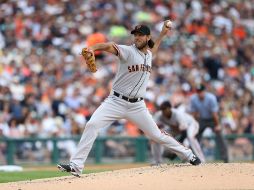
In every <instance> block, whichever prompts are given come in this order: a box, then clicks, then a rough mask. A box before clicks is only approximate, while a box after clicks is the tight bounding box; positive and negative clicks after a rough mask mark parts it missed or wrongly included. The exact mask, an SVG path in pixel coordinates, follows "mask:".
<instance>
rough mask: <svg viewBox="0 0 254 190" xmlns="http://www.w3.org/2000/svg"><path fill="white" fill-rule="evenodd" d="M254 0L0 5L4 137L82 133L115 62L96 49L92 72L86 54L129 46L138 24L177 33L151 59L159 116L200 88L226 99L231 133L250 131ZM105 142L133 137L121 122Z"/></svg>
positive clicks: (225, 119) (54, 0) (45, 0)
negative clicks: (110, 44) (164, 106)
mask: <svg viewBox="0 0 254 190" xmlns="http://www.w3.org/2000/svg"><path fill="white" fill-rule="evenodd" d="M253 18H254V1H253V0H248V1H245V0H239V1H233V0H228V1H220V0H203V1H198V0H193V1H190V0H184V1H178V0H170V1H166V0H139V1H135V0H121V1H110V0H87V1H85V0H10V1H1V4H0V136H6V137H13V138H20V137H52V136H71V135H78V134H81V133H82V131H83V128H84V126H85V123H86V121H87V120H88V119H89V118H90V116H91V114H92V113H93V112H94V110H95V109H96V108H97V107H98V106H99V105H100V103H101V102H102V101H103V100H104V99H105V97H107V96H108V94H109V92H110V88H111V81H112V79H113V78H114V73H115V71H116V69H117V68H116V66H117V64H116V62H117V61H118V60H117V58H116V57H115V56H112V55H109V54H104V53H102V52H97V54H96V58H97V64H98V68H99V69H98V71H97V72H96V73H95V74H91V73H90V72H89V71H88V70H87V68H86V66H85V64H84V62H83V60H82V58H81V56H80V55H79V53H80V52H81V49H82V48H83V47H86V46H89V45H92V44H94V43H98V42H106V41H114V42H116V43H117V44H131V43H132V37H131V35H130V30H131V29H132V28H133V27H134V26H135V25H136V24H138V23H145V24H147V25H149V26H150V28H151V29H152V36H153V39H155V38H156V37H157V35H158V34H159V31H160V28H161V26H162V21H163V20H165V19H171V20H172V21H173V22H174V30H173V31H172V32H171V34H169V35H168V37H167V38H165V39H164V41H163V43H162V45H161V48H160V51H159V53H158V56H157V57H156V58H155V59H154V61H153V72H152V75H151V79H150V82H149V87H148V91H147V94H146V97H145V99H146V103H147V106H148V107H149V109H150V111H151V112H152V113H153V112H154V111H155V110H156V108H157V106H158V105H159V104H160V103H161V102H162V101H163V100H165V99H169V100H171V102H172V103H173V104H174V105H175V106H178V105H185V106H186V109H187V110H188V100H189V96H190V95H191V94H192V93H194V92H195V91H194V90H193V89H194V86H195V84H196V83H200V82H203V83H205V84H206V85H207V88H208V90H209V91H211V92H213V93H215V94H216V96H217V98H218V100H219V102H220V116H221V123H222V125H223V127H224V133H225V134H232V133H237V134H243V133H254V126H253V125H254V114H253V112H254V104H253V103H254V102H253V96H254V53H253V52H254V20H253ZM113 126H114V127H110V128H107V129H104V130H103V131H102V135H114V134H120V135H128V136H137V135H139V134H140V131H139V130H137V128H136V127H135V126H134V125H133V124H131V123H129V122H127V121H124V120H120V121H118V122H116V123H114V125H113Z"/></svg>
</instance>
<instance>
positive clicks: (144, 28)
mask: <svg viewBox="0 0 254 190" xmlns="http://www.w3.org/2000/svg"><path fill="white" fill-rule="evenodd" d="M137 32H139V33H141V34H144V35H150V33H151V32H150V28H149V27H148V26H146V25H142V24H140V25H137V26H135V28H134V29H133V30H132V31H131V34H135V33H137Z"/></svg>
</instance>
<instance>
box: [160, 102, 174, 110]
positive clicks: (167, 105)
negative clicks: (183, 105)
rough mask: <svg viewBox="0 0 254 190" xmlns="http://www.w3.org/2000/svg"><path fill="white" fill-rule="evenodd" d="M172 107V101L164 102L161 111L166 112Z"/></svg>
mask: <svg viewBox="0 0 254 190" xmlns="http://www.w3.org/2000/svg"><path fill="white" fill-rule="evenodd" d="M171 107H172V105H171V103H170V101H164V102H162V103H161V105H160V110H165V109H167V108H171Z"/></svg>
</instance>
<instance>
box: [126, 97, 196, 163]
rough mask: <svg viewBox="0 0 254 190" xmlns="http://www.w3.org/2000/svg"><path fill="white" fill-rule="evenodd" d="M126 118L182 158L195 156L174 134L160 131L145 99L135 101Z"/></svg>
mask: <svg viewBox="0 0 254 190" xmlns="http://www.w3.org/2000/svg"><path fill="white" fill-rule="evenodd" d="M126 118H127V119H129V120H131V121H132V122H134V123H135V124H136V125H137V126H138V127H139V129H141V130H142V131H143V132H144V133H145V134H146V135H147V136H148V137H149V138H151V139H152V140H154V141H155V142H158V143H160V144H162V145H164V146H165V147H166V148H168V149H169V150H170V151H172V152H174V153H175V154H176V155H177V156H178V157H180V159H182V160H185V161H187V160H188V161H190V160H191V159H192V158H194V154H193V153H192V151H191V150H190V149H189V148H187V147H184V146H183V145H182V144H180V143H179V142H177V141H176V140H175V139H174V138H173V137H172V136H170V135H167V134H166V133H163V132H161V131H160V129H159V128H158V126H157V125H156V123H155V122H154V120H153V118H152V116H151V114H150V113H149V111H148V110H147V108H146V106H145V103H144V102H143V101H141V102H138V103H135V105H133V106H132V109H129V112H128V113H127V116H126Z"/></svg>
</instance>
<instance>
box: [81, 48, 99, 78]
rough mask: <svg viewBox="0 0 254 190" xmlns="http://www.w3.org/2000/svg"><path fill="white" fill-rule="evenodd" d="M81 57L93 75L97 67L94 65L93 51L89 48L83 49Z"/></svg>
mask: <svg viewBox="0 0 254 190" xmlns="http://www.w3.org/2000/svg"><path fill="white" fill-rule="evenodd" d="M81 55H82V56H83V57H84V59H85V62H86V65H87V67H88V69H89V71H90V72H92V73H95V72H96V71H97V67H96V63H95V56H94V52H93V50H91V49H89V48H83V49H82V52H81Z"/></svg>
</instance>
